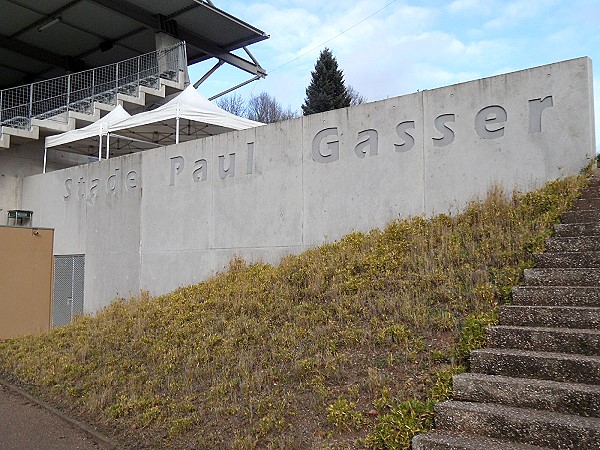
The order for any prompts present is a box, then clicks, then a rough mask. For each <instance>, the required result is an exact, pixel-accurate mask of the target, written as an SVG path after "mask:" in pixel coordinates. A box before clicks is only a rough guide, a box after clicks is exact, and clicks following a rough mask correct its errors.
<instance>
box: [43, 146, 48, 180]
mask: <svg viewBox="0 0 600 450" xmlns="http://www.w3.org/2000/svg"><path fill="white" fill-rule="evenodd" d="M47 160H48V147H46V146H45V145H44V167H42V173H46V161H47Z"/></svg>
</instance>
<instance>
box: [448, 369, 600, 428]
mask: <svg viewBox="0 0 600 450" xmlns="http://www.w3.org/2000/svg"><path fill="white" fill-rule="evenodd" d="M452 389H453V392H454V395H453V399H454V400H459V401H465V402H481V403H497V404H501V405H505V406H515V407H518V408H531V409H538V410H545V411H556V412H559V413H561V414H573V415H579V416H585V417H596V418H598V417H600V386H597V385H591V384H581V383H564V382H556V381H550V380H530V379H527V378H513V377H505V376H500V375H486V374H480V373H463V374H460V375H456V376H455V377H454V378H453V380H452Z"/></svg>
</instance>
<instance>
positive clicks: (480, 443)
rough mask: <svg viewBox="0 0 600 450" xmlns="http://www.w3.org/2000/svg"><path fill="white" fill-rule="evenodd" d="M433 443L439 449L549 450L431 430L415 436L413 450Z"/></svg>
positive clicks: (547, 449)
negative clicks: (437, 445) (440, 445)
mask: <svg viewBox="0 0 600 450" xmlns="http://www.w3.org/2000/svg"><path fill="white" fill-rule="evenodd" d="M427 441H429V442H435V443H439V444H442V445H444V446H443V447H439V448H448V449H465V450H550V449H549V448H548V447H538V446H535V445H528V444H521V443H518V442H511V441H505V440H501V439H494V438H489V437H485V436H476V435H471V434H464V433H453V432H451V431H444V430H433V431H430V432H429V433H426V434H421V435H418V436H415V438H414V440H413V448H415V444H417V446H416V449H417V450H419V449H420V448H421V447H419V446H418V445H419V444H420V443H421V442H427Z"/></svg>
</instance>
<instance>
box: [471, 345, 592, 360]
mask: <svg viewBox="0 0 600 450" xmlns="http://www.w3.org/2000/svg"><path fill="white" fill-rule="evenodd" d="M473 353H491V354H498V353H502V354H506V355H513V356H527V357H532V358H536V357H538V358H552V359H568V360H572V361H582V360H587V361H590V362H598V363H600V356H593V355H579V354H577V353H558V352H540V351H534V350H520V349H514V348H480V349H477V350H473V351H472V352H471V354H473Z"/></svg>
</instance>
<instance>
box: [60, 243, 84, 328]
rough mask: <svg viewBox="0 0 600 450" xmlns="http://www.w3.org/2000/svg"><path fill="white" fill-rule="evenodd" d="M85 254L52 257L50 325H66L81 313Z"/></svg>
mask: <svg viewBox="0 0 600 450" xmlns="http://www.w3.org/2000/svg"><path fill="white" fill-rule="evenodd" d="M84 270H85V255H61V256H55V257H54V289H53V300H52V325H53V326H55V327H56V326H60V325H66V324H68V323H69V322H71V321H72V320H73V318H74V317H75V316H78V315H81V314H83V280H84V278H83V277H84Z"/></svg>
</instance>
